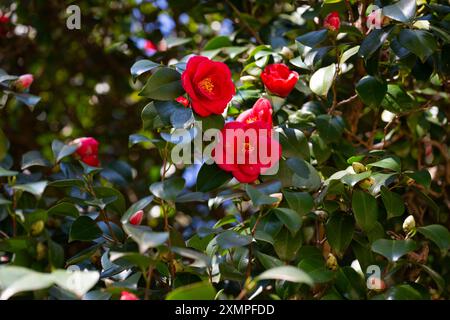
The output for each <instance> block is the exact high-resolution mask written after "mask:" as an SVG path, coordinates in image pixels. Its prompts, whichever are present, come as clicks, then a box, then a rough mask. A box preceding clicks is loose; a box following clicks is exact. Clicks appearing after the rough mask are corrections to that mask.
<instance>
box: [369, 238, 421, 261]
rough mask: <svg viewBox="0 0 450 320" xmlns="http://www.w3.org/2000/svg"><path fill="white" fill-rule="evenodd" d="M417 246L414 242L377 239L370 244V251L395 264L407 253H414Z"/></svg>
mask: <svg viewBox="0 0 450 320" xmlns="http://www.w3.org/2000/svg"><path fill="white" fill-rule="evenodd" d="M416 248H417V244H416V242H415V241H414V240H388V239H378V240H376V241H375V242H374V243H372V251H373V252H376V253H378V254H381V255H382V256H383V257H385V258H386V259H388V260H389V261H391V262H396V261H397V260H398V259H400V258H401V257H402V256H404V255H405V254H407V253H408V252H411V251H414V250H415V249H416Z"/></svg>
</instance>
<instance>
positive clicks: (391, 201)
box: [381, 186, 405, 219]
mask: <svg viewBox="0 0 450 320" xmlns="http://www.w3.org/2000/svg"><path fill="white" fill-rule="evenodd" d="M381 199H382V200H383V204H384V207H385V208H386V211H387V214H388V219H391V218H393V217H399V216H401V215H402V214H403V213H404V212H405V204H404V201H403V199H402V197H401V196H400V195H399V194H397V193H395V192H392V191H389V189H388V188H386V187H385V186H382V187H381Z"/></svg>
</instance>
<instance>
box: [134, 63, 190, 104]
mask: <svg viewBox="0 0 450 320" xmlns="http://www.w3.org/2000/svg"><path fill="white" fill-rule="evenodd" d="M183 93H184V89H183V87H182V85H181V75H180V73H179V72H178V71H176V70H174V69H172V68H167V67H163V68H159V69H158V70H156V72H155V73H154V74H153V75H152V76H151V77H150V78H149V79H148V81H147V83H146V84H145V86H144V88H143V89H142V91H141V92H140V93H139V95H141V96H144V97H147V98H150V99H154V100H164V101H166V100H174V99H175V98H177V97H179V96H180V95H182V94H183Z"/></svg>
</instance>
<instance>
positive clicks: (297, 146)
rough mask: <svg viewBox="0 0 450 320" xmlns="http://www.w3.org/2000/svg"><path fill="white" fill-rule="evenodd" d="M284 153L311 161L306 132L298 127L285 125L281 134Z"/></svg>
mask: <svg viewBox="0 0 450 320" xmlns="http://www.w3.org/2000/svg"><path fill="white" fill-rule="evenodd" d="M279 139H280V143H281V146H282V150H283V155H285V156H286V157H287V158H288V157H298V158H301V159H304V160H307V161H309V157H310V155H309V146H308V140H307V139H306V137H305V134H304V133H303V132H302V131H301V130H298V129H293V128H287V127H283V131H282V132H280V135H279Z"/></svg>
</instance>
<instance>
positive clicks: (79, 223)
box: [69, 216, 103, 242]
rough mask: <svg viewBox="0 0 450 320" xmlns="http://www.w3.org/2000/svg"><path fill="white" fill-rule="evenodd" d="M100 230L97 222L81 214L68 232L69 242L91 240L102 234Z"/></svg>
mask: <svg viewBox="0 0 450 320" xmlns="http://www.w3.org/2000/svg"><path fill="white" fill-rule="evenodd" d="M102 234H103V233H102V230H101V229H100V228H99V226H98V225H97V223H96V222H95V221H94V220H92V219H91V218H89V217H88V216H81V217H79V218H78V219H76V220H75V221H74V222H73V223H72V226H71V227H70V232H69V242H72V241H75V240H80V241H92V240H95V239H97V238H99V237H101V236H102Z"/></svg>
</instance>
